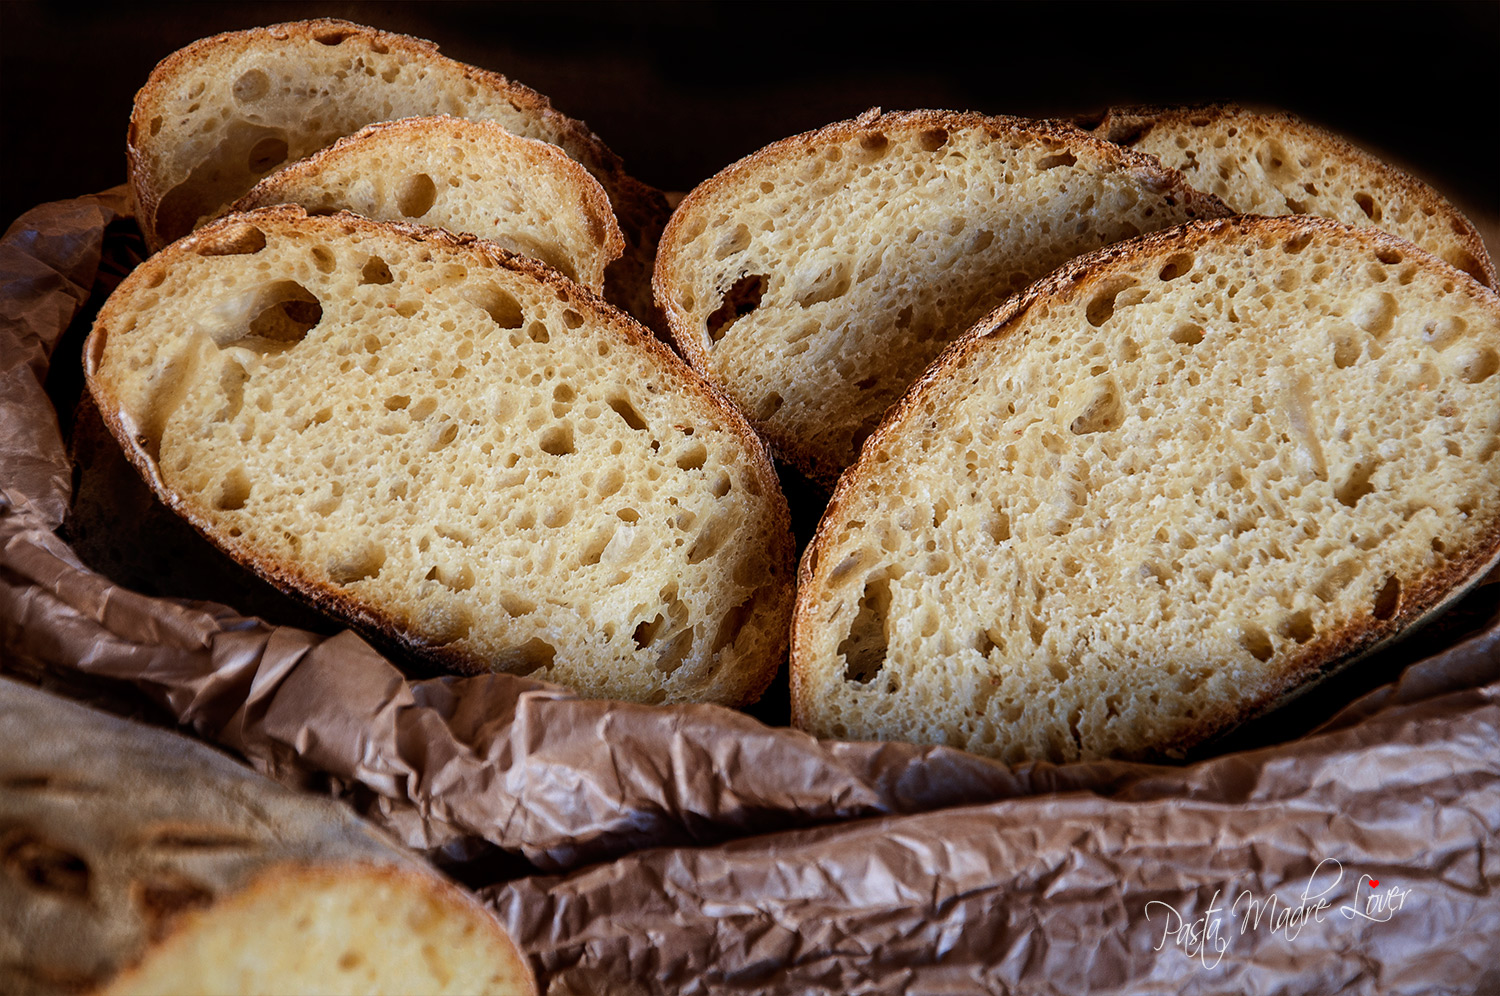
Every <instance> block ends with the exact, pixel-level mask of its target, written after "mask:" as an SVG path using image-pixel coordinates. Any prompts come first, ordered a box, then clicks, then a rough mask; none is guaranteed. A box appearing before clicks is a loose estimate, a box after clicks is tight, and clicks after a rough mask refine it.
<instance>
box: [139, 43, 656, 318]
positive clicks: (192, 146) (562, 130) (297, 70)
mask: <svg viewBox="0 0 1500 996" xmlns="http://www.w3.org/2000/svg"><path fill="white" fill-rule="evenodd" d="M433 114H449V115H453V116H456V117H464V118H472V119H475V120H487V121H495V122H497V123H498V124H499V125H500V126H501V127H503V128H505V130H506V131H509V132H511V133H513V134H516V135H520V136H523V137H525V138H533V139H538V140H540V141H543V142H548V143H550V144H552V145H555V146H557V147H558V148H560V149H562V150H563V151H564V152H566V153H567V154H568V155H569V156H570V157H572V158H573V159H575V160H577V161H578V162H579V163H581V164H582V165H583V167H584V168H585V169H587V170H588V171H589V172H590V173H591V174H593V175H594V177H595V178H597V179H598V180H599V183H600V184H601V185H602V186H603V187H604V189H605V191H606V193H608V194H609V198H610V202H611V204H612V206H613V208H614V212H615V216H616V217H617V218H618V219H619V223H620V226H621V228H622V230H623V232H624V235H625V238H626V242H627V245H628V248H627V251H626V253H625V255H624V256H623V257H622V258H621V259H620V260H619V261H618V262H616V263H615V265H614V266H612V267H611V270H610V287H609V295H608V296H609V298H610V300H611V301H614V302H616V303H618V304H620V305H621V306H622V307H625V308H626V309H627V310H629V311H631V313H632V314H635V315H637V316H638V317H640V318H642V320H648V319H650V318H651V317H652V311H651V307H652V306H651V261H652V259H653V258H654V256H655V251H656V239H657V236H658V235H659V234H660V232H661V228H662V225H663V224H664V223H665V220H666V217H667V213H668V211H667V205H666V200H665V198H664V197H663V196H662V195H661V193H660V192H659V191H656V190H653V189H652V188H650V187H648V186H646V185H645V184H643V183H641V182H639V181H638V180H636V179H634V178H633V177H631V176H629V175H628V174H626V173H625V171H624V168H623V166H622V165H621V163H620V160H619V157H617V156H616V155H615V154H614V153H613V152H611V151H610V150H609V149H608V148H607V147H606V146H605V145H604V143H603V142H601V141H600V140H599V138H598V136H596V135H594V134H593V132H591V131H590V130H589V128H588V126H587V125H585V124H584V123H583V122H581V121H578V120H575V119H573V118H569V117H566V116H565V115H563V114H560V113H558V112H557V111H556V110H554V109H553V108H552V105H551V103H550V102H549V101H548V100H547V98H546V97H544V96H542V95H541V94H539V93H537V92H536V91H534V90H532V89H530V88H528V87H525V86H522V85H521V84H519V83H516V82H514V81H512V80H509V79H507V78H506V77H504V76H502V75H500V74H499V73H494V72H489V71H487V70H483V69H478V68H476V67H474V66H469V65H465V64H464V63H461V62H455V61H454V60H452V59H449V58H447V57H446V56H443V55H440V54H439V53H438V49H437V46H436V45H434V44H432V43H431V42H428V41H423V40H421V39H417V38H411V37H408V36H406V35H399V34H392V33H390V32H386V31H377V30H375V29H374V28H368V27H365V26H363V25H359V24H353V23H351V22H349V21H341V20H335V19H327V18H325V19H320V20H311V21H294V22H290V23H286V24H277V25H272V26H270V27H265V28H254V29H251V30H247V31H235V32H230V33H227V34H222V35H216V36H214V37H212V38H205V39H202V40H200V41H197V42H194V43H193V44H191V45H189V46H187V47H186V48H183V49H180V50H179V51H177V52H174V53H173V54H172V55H170V56H168V57H167V58H165V59H163V60H162V61H161V63H160V64H158V65H157V66H156V68H155V69H154V70H152V72H151V76H150V77H149V78H148V79H147V81H146V85H145V86H144V87H142V88H141V90H140V92H139V93H137V94H136V98H135V107H134V109H133V110H132V113H131V117H130V130H129V134H128V138H127V142H126V153H127V160H128V163H129V167H130V185H131V190H132V192H133V194H134V197H135V201H136V217H137V220H138V221H139V222H140V225H141V229H142V231H143V232H144V234H145V237H146V243H147V245H148V246H149V247H150V248H151V249H152V250H153V251H155V250H157V249H160V248H161V247H162V246H164V245H166V244H167V243H169V242H171V241H173V240H174V239H177V238H179V237H181V236H183V235H186V234H187V233H188V232H190V231H192V230H193V229H194V228H195V227H197V226H198V225H199V224H201V223H202V222H203V221H205V220H207V219H209V218H214V217H217V216H219V215H222V214H223V213H224V212H225V211H226V210H227V209H228V207H229V205H230V204H232V203H233V202H234V201H235V200H237V199H238V198H240V197H242V196H244V194H245V193H246V192H248V191H249V190H250V188H251V187H253V186H254V185H255V184H256V183H257V182H258V181H259V180H260V179H261V178H263V177H264V176H266V175H267V174H268V173H270V172H271V171H272V170H274V169H276V168H278V167H279V166H281V165H282V164H284V163H289V162H294V161H296V160H298V159H302V158H304V157H306V156H309V155H311V154H312V153H314V152H316V151H318V150H319V149H322V148H325V147H327V146H328V145H331V144H332V143H333V142H335V141H336V140H337V139H339V138H341V137H343V136H345V135H350V134H353V133H354V132H356V131H359V130H360V129H361V128H363V127H365V126H366V125H368V124H372V123H374V122H377V121H390V120H394V119H398V118H408V117H418V116H423V115H433Z"/></svg>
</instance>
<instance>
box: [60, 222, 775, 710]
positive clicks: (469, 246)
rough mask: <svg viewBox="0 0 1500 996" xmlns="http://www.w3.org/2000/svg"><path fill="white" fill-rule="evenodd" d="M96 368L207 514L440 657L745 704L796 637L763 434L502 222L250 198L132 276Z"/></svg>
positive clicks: (106, 323)
mask: <svg viewBox="0 0 1500 996" xmlns="http://www.w3.org/2000/svg"><path fill="white" fill-rule="evenodd" d="M85 373H86V375H87V378H88V384H89V389H90V391H91V393H92V395H93V397H94V399H95V401H96V402H97V403H98V406H99V410H100V412H101V414H102V415H103V417H104V419H105V421H106V423H108V424H109V426H110V428H111V430H112V431H113V432H114V434H115V436H116V438H118V439H119V440H120V442H121V443H122V444H123V446H124V449H125V452H126V455H127V456H129V457H130V459H131V460H132V461H133V462H134V463H135V464H136V466H137V468H138V469H139V470H140V471H141V472H142V473H143V475H144V476H145V477H146V479H147V480H148V482H150V483H151V485H152V486H153V488H154V489H155V490H156V491H157V493H158V495H159V496H160V497H161V498H162V499H163V500H165V501H166V502H167V503H168V504H169V505H170V506H171V507H172V508H174V509H175V510H176V511H177V512H178V513H180V514H181V515H183V516H184V517H185V518H186V519H187V520H188V521H189V522H191V523H192V524H193V525H194V526H196V527H197V528H198V529H199V530H200V531H202V532H203V533H204V534H205V535H206V536H207V537H208V538H209V539H211V540H213V541H214V542H215V543H217V544H218V545H219V546H220V547H221V548H223V549H224V550H225V551H226V552H228V553H229V554H230V555H231V556H233V557H235V558H236V559H237V560H239V561H240V562H242V563H244V564H246V565H247V566H249V567H251V568H253V569H254V570H256V571H257V572H258V573H260V574H262V575H263V576H265V577H266V578H267V579H268V580H270V581H272V582H274V583H277V584H280V585H282V586H284V587H286V588H288V589H292V590H296V591H299V592H300V593H302V594H303V595H304V596H306V597H308V598H310V599H311V600H312V601H313V602H314V603H316V604H318V605H320V606H321V607H323V608H325V609H327V610H328V611H330V612H331V613H333V614H335V615H337V616H339V617H341V618H343V619H345V620H347V621H349V622H351V623H353V624H355V625H357V626H359V627H361V628H362V629H363V630H364V631H366V632H368V633H373V634H376V635H377V636H381V635H383V636H384V637H385V638H386V639H389V640H394V641H398V642H399V643H400V644H401V645H402V646H404V647H406V648H407V649H409V650H410V651H412V652H414V653H417V654H419V655H421V656H423V657H424V658H426V659H428V660H431V661H433V662H435V663H438V664H442V665H447V666H449V667H451V668H453V669H456V670H461V671H467V672H474V671H481V670H484V669H489V668H493V669H497V670H505V671H510V672H513V673H518V674H535V676H536V677H538V678H543V679H546V680H549V681H554V682H559V683H561V684H565V685H570V686H572V687H574V688H576V689H578V690H579V691H580V692H581V693H583V694H585V695H590V696H595V697H602V698H621V699H632V700H637V701H646V702H681V701H713V702H721V703H725V704H741V703H744V702H748V701H752V700H754V699H755V698H756V697H757V696H758V695H759V694H760V692H761V691H762V690H763V689H764V688H765V686H766V685H767V683H769V681H770V680H771V677H772V675H773V674H774V672H775V671H776V669H777V668H778V667H779V666H780V664H781V662H782V661H783V660H784V658H785V652H786V640H787V625H788V620H789V616H790V611H791V598H792V591H791V584H792V570H793V565H792V558H793V546H792V540H791V535H790V531H789V525H788V513H787V508H786V502H785V499H784V498H783V497H782V494H781V492H780V490H779V489H778V487H777V482H776V477H775V474H774V471H773V470H772V468H771V465H770V461H769V458H768V456H767V454H766V452H765V450H764V448H763V446H762V444H761V443H760V441H759V440H758V439H757V438H756V436H755V435H754V433H753V432H752V431H751V430H750V427H749V426H748V425H747V424H746V423H745V421H744V419H743V418H741V417H740V415H739V414H738V412H736V411H735V410H734V409H733V407H732V406H731V405H729V404H728V403H727V402H726V401H724V400H723V399H722V398H721V397H720V396H719V395H718V394H717V393H716V392H715V391H714V390H713V389H712V388H711V387H710V386H709V385H708V384H707V383H705V382H704V381H703V380H702V379H701V378H699V377H698V376H697V375H696V374H694V373H693V372H692V371H691V370H690V369H689V368H688V367H687V366H686V365H685V364H683V363H682V362H681V361H680V360H678V359H677V358H676V357H675V356H674V355H672V353H671V352H670V350H668V349H667V348H666V347H665V346H663V345H662V344H661V343H659V342H657V341H656V340H655V339H653V338H651V337H650V335H649V334H648V333H647V332H646V330H644V329H643V328H641V327H640V326H639V325H637V324H636V323H634V322H632V321H630V320H629V319H628V318H626V317H625V316H624V315H623V314H621V313H620V312H618V311H616V310H615V309H613V308H610V307H609V306H608V305H606V304H604V303H603V302H602V301H600V300H599V299H598V298H596V297H594V296H593V295H592V294H590V293H589V292H588V291H587V290H585V289H584V288H582V287H580V286H578V285H577V284H575V283H573V282H572V281H569V280H567V279H565V278H564V277H562V276H561V275H560V274H558V273H557V272H556V271H553V270H551V269H549V268H547V267H544V266H542V265H540V264H538V263H535V262H533V261H531V260H528V259H524V258H522V257H518V256H514V255H512V254H510V253H507V252H505V251H504V250H503V249H500V248H499V247H498V246H495V245H493V244H491V243H488V242H484V241H482V240H479V239H475V238H473V237H470V236H457V235H453V234H451V233H447V232H443V231H441V230H438V229H429V228H418V227H416V226H409V225H407V226H402V225H394V224H391V223H383V222H374V221H369V220H367V219H363V218H358V217H356V216H354V215H352V214H339V215H331V216H312V217H309V216H308V215H306V214H305V213H304V212H303V211H302V210H301V209H300V208H296V207H291V206H282V207H274V208H262V209H260V210H258V211H254V212H251V213H249V214H243V215H232V216H230V217H229V218H226V219H224V220H222V221H221V222H217V223H215V224H213V225H211V226H207V227H205V228H203V229H201V230H200V231H198V232H197V233H195V234H194V235H192V236H190V237H188V238H187V239H184V240H182V241H179V242H177V243H175V244H173V245H172V246H170V247H168V248H167V249H166V250H163V251H162V252H161V253H158V254H157V255H156V256H153V257H152V258H151V259H149V260H147V261H146V262H145V263H143V264H142V265H141V266H140V267H138V268H137V269H136V270H135V271H134V273H132V274H131V276H130V277H129V278H128V279H127V280H126V281H125V282H124V283H122V284H121V285H120V287H119V288H118V289H117V290H116V291H115V293H114V294H113V295H112V296H111V297H110V299H109V300H108V301H107V302H106V303H105V305H104V307H103V309H102V310H101V311H100V314H99V318H98V320H97V322H96V324H95V326H94V330H93V333H92V335H91V336H90V338H89V340H88V342H87V344H86V346H85Z"/></svg>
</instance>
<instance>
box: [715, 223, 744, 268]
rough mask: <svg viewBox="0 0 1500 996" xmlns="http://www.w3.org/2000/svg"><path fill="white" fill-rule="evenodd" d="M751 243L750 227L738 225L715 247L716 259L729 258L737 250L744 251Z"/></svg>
mask: <svg viewBox="0 0 1500 996" xmlns="http://www.w3.org/2000/svg"><path fill="white" fill-rule="evenodd" d="M749 245H750V229H749V228H748V227H746V226H745V225H736V226H735V228H734V230H733V231H732V232H730V233H729V235H728V236H726V237H725V238H723V239H721V240H720V241H719V244H718V245H717V246H715V247H714V259H716V260H725V259H728V258H729V257H730V256H733V255H734V254H735V253H737V252H743V251H744V250H745V249H747V248H748V247H749Z"/></svg>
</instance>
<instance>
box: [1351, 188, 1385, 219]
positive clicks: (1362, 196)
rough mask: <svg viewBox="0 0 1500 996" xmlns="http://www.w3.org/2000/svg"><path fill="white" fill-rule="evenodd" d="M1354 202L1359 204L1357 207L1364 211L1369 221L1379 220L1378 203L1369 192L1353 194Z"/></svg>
mask: <svg viewBox="0 0 1500 996" xmlns="http://www.w3.org/2000/svg"><path fill="white" fill-rule="evenodd" d="M1354 203H1356V204H1358V205H1359V209H1360V210H1361V211H1363V212H1364V213H1365V217H1366V218H1369V219H1370V220H1371V221H1379V220H1380V205H1378V204H1376V203H1375V198H1373V197H1371V196H1370V195H1369V194H1366V193H1363V192H1361V193H1358V194H1355V195H1354Z"/></svg>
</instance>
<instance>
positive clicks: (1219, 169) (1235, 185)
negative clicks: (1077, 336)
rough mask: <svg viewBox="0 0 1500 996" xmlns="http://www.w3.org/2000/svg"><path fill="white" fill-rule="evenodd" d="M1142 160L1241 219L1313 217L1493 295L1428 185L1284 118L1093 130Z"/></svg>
mask: <svg viewBox="0 0 1500 996" xmlns="http://www.w3.org/2000/svg"><path fill="white" fill-rule="evenodd" d="M1094 131H1095V134H1097V135H1100V136H1102V137H1104V138H1107V139H1109V140H1110V141H1112V142H1118V143H1120V144H1123V145H1126V146H1129V147H1130V148H1133V149H1138V150H1140V151H1141V152H1149V153H1150V154H1151V155H1153V156H1156V157H1157V158H1158V159H1160V160H1161V161H1162V162H1164V163H1166V164H1167V165H1168V166H1171V167H1172V168H1173V169H1177V170H1180V171H1181V172H1182V174H1183V175H1184V176H1186V177H1187V179H1188V182H1189V183H1191V184H1192V185H1193V186H1195V187H1197V188H1198V189H1199V190H1204V191H1208V192H1210V193H1213V194H1216V195H1218V197H1219V198H1220V199H1221V200H1222V201H1223V202H1224V203H1225V204H1228V205H1229V206H1230V207H1231V208H1233V209H1234V210H1235V211H1236V212H1238V213H1240V214H1266V215H1284V214H1313V215H1318V216H1319V217H1323V218H1332V219H1334V220H1335V221H1342V222H1343V223H1344V224H1346V225H1354V226H1357V227H1363V226H1366V225H1373V226H1375V227H1376V228H1380V229H1383V230H1384V231H1387V232H1390V233H1391V234H1392V235H1399V236H1401V237H1402V238H1403V239H1408V240H1410V241H1412V242H1415V243H1416V244H1417V245H1419V246H1421V247H1422V248H1423V249H1426V250H1427V251H1428V252H1430V253H1432V254H1434V255H1436V256H1439V257H1441V258H1443V259H1445V260H1447V261H1448V262H1449V263H1451V264H1453V265H1454V266H1456V267H1458V268H1459V269H1460V270H1463V271H1464V272H1465V273H1467V274H1468V275H1469V276H1471V277H1473V278H1474V279H1475V280H1478V281H1479V282H1480V283H1482V284H1484V285H1486V286H1488V287H1494V286H1496V284H1495V264H1494V262H1493V261H1492V260H1491V259H1490V255H1489V253H1488V252H1487V251H1486V250H1485V247H1484V240H1483V239H1481V238H1480V236H1479V233H1478V232H1477V231H1476V230H1475V228H1474V225H1473V223H1471V222H1470V221H1469V219H1468V218H1466V217H1464V215H1463V213H1462V212H1461V211H1459V210H1458V208H1456V207H1454V206H1453V205H1452V204H1450V203H1449V202H1448V201H1447V199H1445V198H1444V197H1443V196H1442V195H1441V194H1439V193H1438V192H1437V191H1436V190H1433V189H1432V188H1431V187H1429V186H1428V185H1427V184H1425V183H1423V182H1422V181H1420V180H1418V179H1416V178H1415V177H1411V176H1408V175H1407V174H1406V173H1403V172H1401V171H1400V170H1398V169H1396V168H1394V167H1392V166H1388V165H1386V164H1385V163H1384V162H1381V161H1380V160H1379V159H1377V158H1376V157H1375V156H1372V155H1370V154H1369V153H1368V152H1364V151H1362V150H1360V149H1357V148H1355V147H1354V146H1352V145H1350V144H1349V143H1348V142H1346V141H1344V140H1343V139H1342V138H1339V137H1338V136H1336V135H1333V134H1331V133H1329V132H1327V131H1324V130H1323V129H1321V128H1317V127H1314V126H1313V125H1310V124H1308V123H1307V122H1305V121H1302V120H1301V119H1299V118H1297V117H1295V116H1293V115H1291V114H1285V113H1267V112H1258V111H1250V110H1246V109H1244V108H1242V107H1238V106H1235V105H1232V104H1231V105H1222V106H1214V107H1166V108H1151V107H1145V108H1139V107H1136V108H1131V107H1126V108H1111V109H1110V111H1109V112H1108V113H1107V114H1106V115H1105V116H1104V119H1103V120H1102V121H1101V122H1100V123H1099V124H1098V126H1097V127H1096V128H1095V129H1094Z"/></svg>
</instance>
